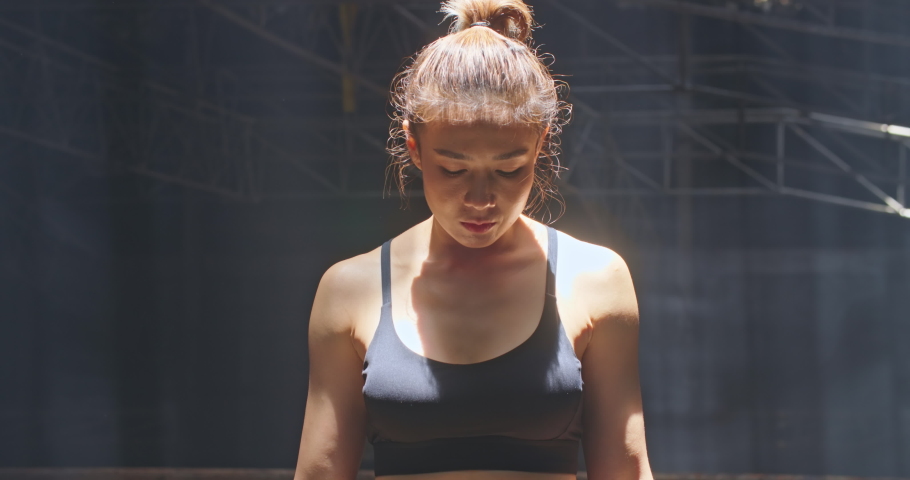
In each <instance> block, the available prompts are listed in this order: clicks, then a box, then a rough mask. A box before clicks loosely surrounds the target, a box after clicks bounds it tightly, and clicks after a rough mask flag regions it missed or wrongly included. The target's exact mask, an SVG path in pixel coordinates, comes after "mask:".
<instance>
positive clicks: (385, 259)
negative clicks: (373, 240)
mask: <svg viewBox="0 0 910 480" xmlns="http://www.w3.org/2000/svg"><path fill="white" fill-rule="evenodd" d="M391 245H392V239H388V240H386V241H385V243H383V244H382V250H381V255H380V257H381V260H380V263H381V265H380V270H382V306H384V307H386V306H389V305H391V304H392V272H391V267H390V264H391V261H390V260H389V258H390V257H391V254H390V253H389V250H390V247H391ZM374 278H375V277H374Z"/></svg>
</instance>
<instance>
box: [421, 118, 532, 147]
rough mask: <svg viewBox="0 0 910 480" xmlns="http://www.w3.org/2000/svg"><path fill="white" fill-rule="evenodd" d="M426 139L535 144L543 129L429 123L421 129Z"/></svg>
mask: <svg viewBox="0 0 910 480" xmlns="http://www.w3.org/2000/svg"><path fill="white" fill-rule="evenodd" d="M420 130H421V132H420V133H421V134H422V136H423V137H424V138H425V139H428V140H438V141H449V142H453V141H460V140H466V139H473V140H475V141H477V140H487V141H490V142H508V143H524V142H535V141H536V140H537V137H538V136H539V135H540V132H541V128H540V127H539V126H537V125H528V124H510V125H500V124H492V123H483V122H476V123H447V122H427V123H425V124H423V125H421V127H420Z"/></svg>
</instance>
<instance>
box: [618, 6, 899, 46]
mask: <svg viewBox="0 0 910 480" xmlns="http://www.w3.org/2000/svg"><path fill="white" fill-rule="evenodd" d="M618 3H620V4H623V5H637V6H650V7H659V8H664V9H667V10H672V11H675V12H678V13H683V14H687V15H698V16H701V17H709V18H716V19H719V20H727V21H730V22H737V23H745V24H751V25H760V26H763V27H770V28H777V29H781V30H790V31H794V32H800V33H806V34H812V35H821V36H824V37H829V38H841V39H845V40H855V41H859V42H868V43H876V44H880V45H891V46H895V47H905V48H907V47H910V37H907V36H904V35H897V34H893V33H879V32H872V31H867V30H860V29H856V28H847V27H832V26H829V25H821V24H814V23H807V22H800V21H797V20H790V19H786V18H780V17H773V16H769V15H760V14H756V13H750V12H742V11H738V10H734V9H729V8H720V7H712V6H708V5H703V4H696V3H691V2H686V1H682V0H619V1H618Z"/></svg>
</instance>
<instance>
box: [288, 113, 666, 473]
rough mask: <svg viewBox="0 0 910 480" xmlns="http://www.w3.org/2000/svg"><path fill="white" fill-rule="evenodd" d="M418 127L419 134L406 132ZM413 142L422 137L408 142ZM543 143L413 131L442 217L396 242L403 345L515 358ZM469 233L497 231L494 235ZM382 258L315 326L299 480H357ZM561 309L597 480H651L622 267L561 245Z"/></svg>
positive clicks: (328, 301) (434, 352)
mask: <svg viewBox="0 0 910 480" xmlns="http://www.w3.org/2000/svg"><path fill="white" fill-rule="evenodd" d="M405 128H406V129H407V128H408V126H407V125H405ZM411 133H413V135H412V134H411ZM545 136H546V132H545V131H544V132H541V130H540V129H539V128H535V127H533V126H524V125H514V126H505V127H502V126H494V125H485V124H469V125H464V124H462V125H452V124H443V123H428V124H424V125H421V126H420V128H419V130H418V131H416V132H410V133H409V138H408V147H409V150H410V154H411V159H412V160H413V161H414V164H415V165H416V166H417V167H418V168H419V169H420V170H421V171H422V174H423V186H424V194H425V196H426V200H427V204H428V205H429V207H430V210H431V212H432V216H431V217H430V218H428V219H427V220H425V221H423V222H421V223H419V224H417V225H415V226H414V227H412V228H410V229H409V230H407V231H405V232H404V233H402V234H401V235H399V236H397V237H395V238H394V239H393V241H392V248H391V259H392V262H391V279H392V318H393V324H394V326H395V330H396V332H397V333H398V336H399V337H401V339H402V341H403V342H404V344H405V345H406V346H407V347H408V348H410V349H411V350H413V351H415V352H416V353H418V354H420V355H423V356H425V357H429V358H432V359H435V360H439V361H443V362H447V363H476V362H481V361H484V360H487V359H490V358H493V357H496V356H499V355H502V354H503V353H505V352H508V351H510V350H512V349H513V348H515V347H516V346H518V345H520V344H521V343H522V342H524V341H525V340H526V339H527V338H528V337H530V335H531V334H532V333H533V331H534V329H535V328H536V326H537V321H538V319H539V318H540V315H541V311H542V309H543V305H544V291H545V285H546V251H547V231H546V226H545V225H543V224H541V223H539V222H537V221H535V220H533V219H531V218H529V217H527V216H525V215H523V214H522V213H521V212H522V211H523V209H524V206H525V204H526V202H527V199H528V196H529V194H530V192H531V188H532V186H533V172H534V162H536V161H537V157H538V155H539V153H540V149H541V145H542V142H543V140H544V138H545ZM462 222H469V223H471V222H474V223H488V222H495V224H494V225H493V227H492V228H491V229H489V230H488V231H485V232H483V233H476V232H473V231H471V230H470V229H469V228H467V227H466V226H465V225H463V224H462ZM379 263H380V249H379V248H376V249H374V250H373V251H371V252H368V253H365V254H362V255H358V256H356V257H353V258H350V259H347V260H344V261H341V262H339V263H337V264H335V265H333V266H332V267H331V268H329V270H328V271H326V273H325V274H324V275H323V277H322V280H321V281H320V283H319V287H318V289H317V292H316V297H315V300H314V304H313V310H312V314H311V318H310V326H309V348H310V383H309V393H308V397H307V403H306V411H305V414H304V423H303V434H302V438H301V444H300V453H299V458H298V463H297V470H296V475H295V477H294V478H295V480H326V479H345V480H352V479H354V478H355V476H356V472H357V469H358V467H359V464H360V457H361V454H362V450H363V443H364V436H365V433H366V424H365V422H366V413H365V407H364V402H363V395H362V391H361V390H362V388H363V377H362V375H361V371H362V368H363V359H364V355H365V353H366V350H367V348H368V347H369V345H370V341H371V340H372V337H373V334H374V332H375V331H376V327H377V326H378V324H379V312H380V307H381V305H382V298H381V297H382V294H381V288H380V286H381V284H380V282H379V271H380V268H379ZM556 296H557V306H558V309H559V315H560V320H561V321H562V323H563V327H564V329H565V333H566V335H567V336H568V338H569V340H570V342H571V343H572V345H573V346H574V348H575V354H576V355H577V356H578V358H580V359H581V362H582V377H583V380H584V410H583V412H584V415H583V427H584V437H583V448H584V453H585V463H586V465H587V471H588V478H589V479H590V480H607V479H609V480H653V477H652V475H651V470H650V467H649V465H648V458H647V453H646V447H645V436H644V422H643V417H642V405H641V388H640V386H639V377H638V320H639V319H638V306H637V301H636V298H635V291H634V288H633V285H632V279H631V277H630V275H629V270H628V268H627V267H626V264H625V262H624V261H623V260H622V259H621V258H620V257H619V256H618V255H617V254H616V253H614V252H613V251H611V250H609V249H607V248H604V247H600V246H597V245H593V244H590V243H586V242H582V241H580V240H577V239H575V238H573V237H571V236H569V235H567V234H564V233H561V232H560V233H559V256H558V265H557V284H556ZM378 478H379V479H380V480H454V479H459V480H461V479H465V480H569V479H574V478H575V476H574V475H571V474H547V473H529V472H505V471H457V472H440V473H432V474H421V475H395V476H382V477H378Z"/></svg>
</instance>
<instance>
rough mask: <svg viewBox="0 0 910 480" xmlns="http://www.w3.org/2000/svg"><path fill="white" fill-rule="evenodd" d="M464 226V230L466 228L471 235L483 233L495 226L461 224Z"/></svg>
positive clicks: (489, 224) (494, 223) (490, 224)
mask: <svg viewBox="0 0 910 480" xmlns="http://www.w3.org/2000/svg"><path fill="white" fill-rule="evenodd" d="M461 224H462V225H464V228H467V229H468V230H469V231H470V232H472V233H484V232H486V231H488V230H489V229H491V228H493V225H496V222H489V223H470V222H461Z"/></svg>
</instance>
